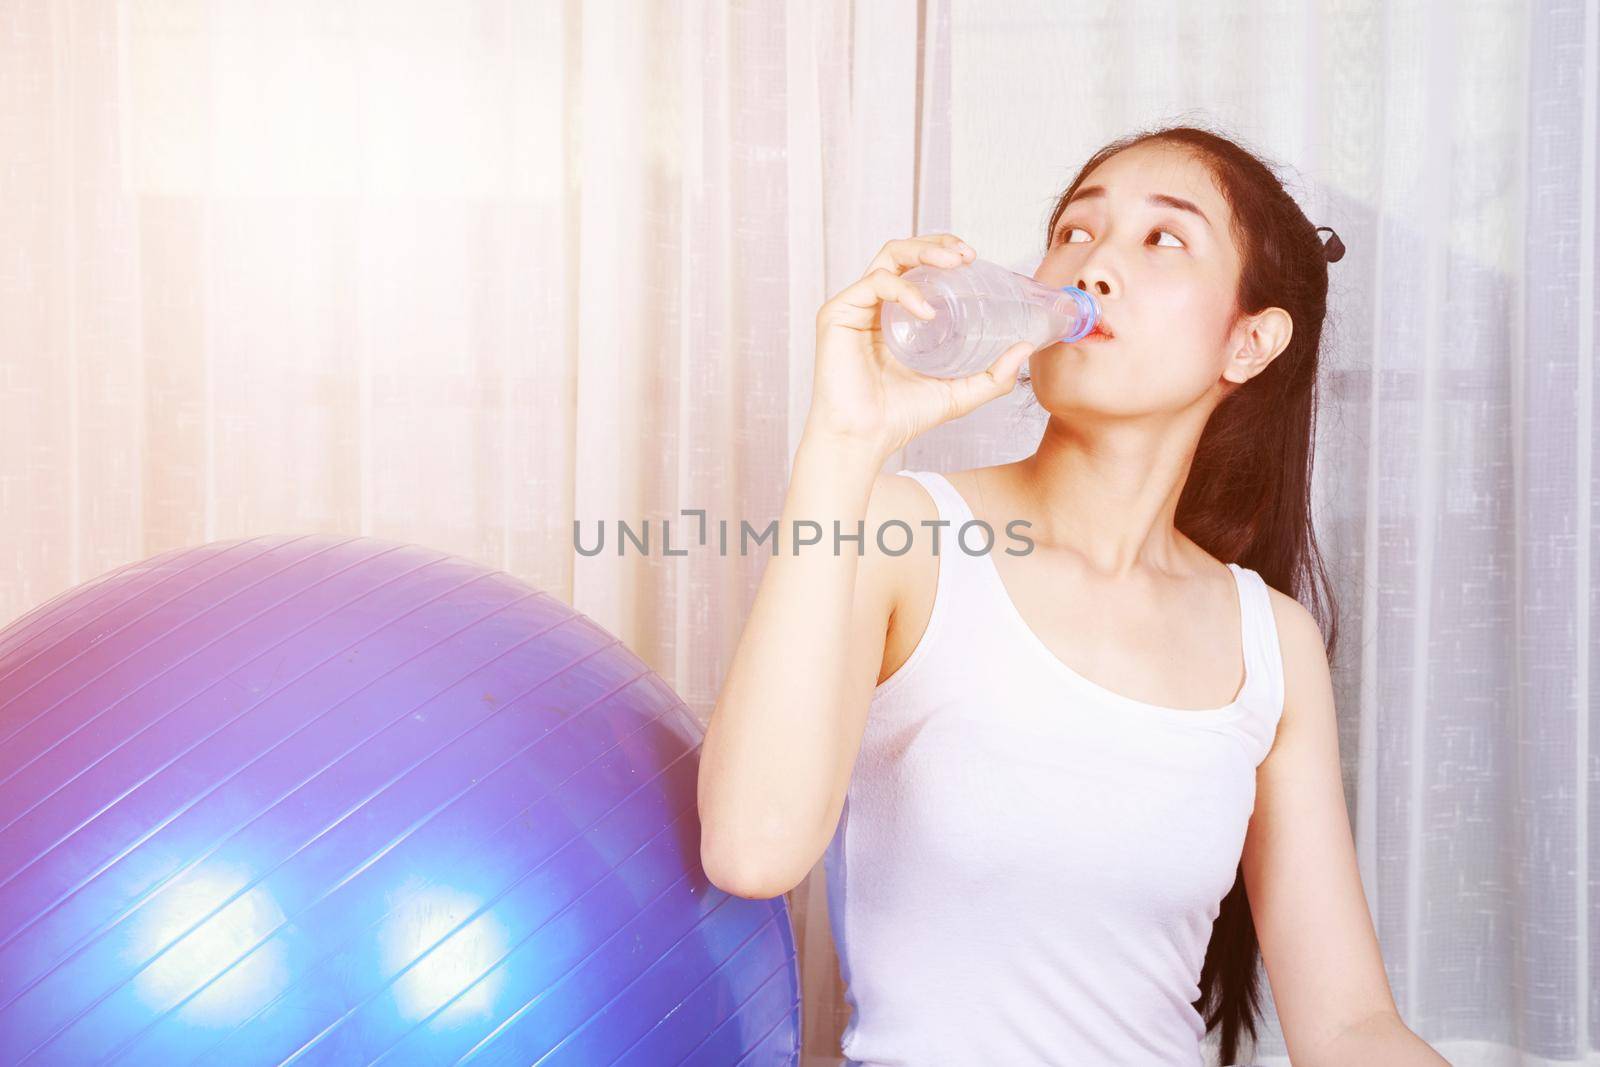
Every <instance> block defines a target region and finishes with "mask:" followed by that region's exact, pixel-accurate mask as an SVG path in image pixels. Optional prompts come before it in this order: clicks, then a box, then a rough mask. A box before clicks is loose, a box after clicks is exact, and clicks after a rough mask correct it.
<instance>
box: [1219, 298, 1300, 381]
mask: <svg viewBox="0 0 1600 1067" xmlns="http://www.w3.org/2000/svg"><path fill="white" fill-rule="evenodd" d="M1292 336H1294V320H1293V319H1292V318H1290V317H1289V313H1288V312H1287V311H1285V310H1283V309H1282V308H1267V309H1266V310H1265V311H1258V312H1256V313H1255V314H1254V315H1247V316H1245V317H1244V318H1243V319H1241V320H1240V322H1239V325H1238V326H1237V327H1235V329H1234V333H1233V337H1234V340H1233V352H1232V353H1231V354H1230V355H1229V356H1228V365H1227V366H1226V367H1224V368H1223V370H1222V376H1223V377H1224V378H1226V379H1227V380H1228V381H1230V382H1237V383H1238V384H1240V385H1243V384H1244V383H1245V382H1247V381H1249V380H1250V379H1251V378H1254V377H1255V376H1256V375H1258V374H1260V373H1261V372H1262V371H1264V370H1266V369H1267V365H1268V364H1269V363H1271V362H1272V361H1273V360H1274V359H1276V358H1278V353H1280V352H1282V351H1283V350H1284V349H1285V348H1288V347H1289V338H1291V337H1292Z"/></svg>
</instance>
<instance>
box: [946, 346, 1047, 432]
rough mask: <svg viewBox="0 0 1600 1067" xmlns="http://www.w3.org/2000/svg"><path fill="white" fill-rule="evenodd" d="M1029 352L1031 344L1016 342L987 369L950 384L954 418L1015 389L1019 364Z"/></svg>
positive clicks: (1023, 361) (1032, 351)
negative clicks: (954, 404)
mask: <svg viewBox="0 0 1600 1067" xmlns="http://www.w3.org/2000/svg"><path fill="white" fill-rule="evenodd" d="M1033 353H1034V346H1033V345H1032V344H1030V343H1029V342H1027V341H1019V342H1017V343H1016V344H1014V345H1012V346H1011V347H1010V348H1008V349H1006V350H1005V351H1004V352H1002V353H1000V355H999V357H998V358H996V359H995V361H994V362H993V363H991V364H989V367H988V369H987V370H981V371H979V372H978V373H977V374H973V375H970V376H968V377H966V378H960V379H957V380H956V381H954V382H952V383H950V384H951V385H952V386H953V387H954V393H955V401H956V409H957V410H956V412H955V415H965V414H966V413H967V412H969V411H971V410H972V409H973V408H975V407H977V406H978V405H980V404H985V403H988V402H989V401H991V400H994V399H995V398H997V397H1002V396H1005V395H1006V394H1007V393H1009V392H1011V390H1012V389H1014V388H1015V387H1016V384H1017V375H1018V374H1019V373H1021V371H1022V365H1023V364H1024V363H1026V362H1027V360H1028V357H1029V356H1031V355H1033Z"/></svg>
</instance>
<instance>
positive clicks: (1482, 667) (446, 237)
mask: <svg viewBox="0 0 1600 1067" xmlns="http://www.w3.org/2000/svg"><path fill="white" fill-rule="evenodd" d="M1597 52H1600V0H1568V2H1551V3H1539V4H1530V3H1526V2H1523V3H1514V2H1504V0H1502V2H1494V0H1489V2H1480V3H1475V4H1470V5H1463V4H1450V3H1434V4H1422V3H1394V4H1386V3H1381V2H1379V0H1359V2H1338V3H1334V2H1324V3H1320V4H1302V3H1293V4H1291V3H1284V2H1266V0H1257V2H1253V3H1248V2H1244V0H1224V2H1221V3H1216V4H1210V5H1205V6H1194V5H1168V4H1165V3H1159V4H1157V3H1126V2H1119V3H1110V2H1085V3H1078V4H1072V5H1059V4H1054V3H1049V2H1047V0H1025V2H1022V0H1019V2H1011V3H1006V4H991V3H982V2H979V0H872V2H870V3H869V2H864V0H860V2H855V3H850V2H848V0H838V2H826V3H824V2H820V0H818V2H809V3H779V2H777V0H766V2H756V0H751V2H747V3H731V2H711V0H700V2H695V3H685V4H666V3H656V4H634V3H627V2H623V0H611V2H605V0H595V2H591V3H578V2H576V0H567V2H563V0H539V2H534V3H527V2H518V0H476V2H470V3H442V2H429V3H420V2H409V3H402V2H396V0H344V2H340V0H300V2H279V3H273V4H257V3H244V2H224V0H215V2H205V0H159V2H157V0H150V2H140V3H135V2H123V3H102V2H99V0H59V2H56V0H8V2H6V3H3V4H0V386H3V388H0V457H3V459H0V506H3V511H0V516H3V525H0V549H3V551H4V553H5V558H6V563H7V565H6V566H5V567H4V568H3V569H0V617H3V618H11V617H14V616H16V615H18V614H20V613H22V612H23V611H25V610H27V609H28V608H30V607H32V606H33V605H36V604H38V603H40V602H42V601H44V600H45V599H47V598H49V597H50V596H52V595H54V594H55V593H57V592H59V591H61V590H62V589H65V588H67V587H68V586H71V585H73V584H75V583H77V582H79V581H82V580H85V579H87V578H89V577H91V576H93V575H95V574H98V573H101V572H103V571H105V570H107V569H109V568H111V567H113V566H116V565H118V564H120V563H123V562H126V561H129V560H134V559H139V558H142V557H144V556H147V555H150V554H153V553H155V552H157V551H161V550H163V549H167V548H171V547H176V546H179V545H184V544H194V543H200V542H204V541H208V540H212V539H217V538H223V537H232V536H241V535H246V534H255V533H262V532H268V531H273V530H279V531H283V530H293V531H320V530H329V531H332V530H338V531H345V532H359V533H370V534H374V535H377V536H384V537H391V538H395V539H401V540H407V541H416V542H423V543H427V544H429V545H432V546H435V547H438V548H443V549H446V550H449V551H454V552H458V553H461V554H463V555H466V556H469V557H472V558H474V559H478V560H481V561H484V562H487V563H490V564H492V565H494V566H497V567H502V568H504V569H506V570H508V571H511V572H513V573H516V574H518V575H519V576H521V577H523V578H525V579H527V580H528V581H530V582H532V583H533V584H535V585H537V586H540V587H542V588H546V589H549V590H551V591H553V592H555V593H557V594H558V595H560V596H562V597H564V598H566V599H568V600H569V601H570V602H571V603H573V604H574V605H575V606H576V607H578V608H579V609H580V610H583V611H585V612H586V613H588V614H589V615H591V616H592V617H593V618H595V619H596V620H597V621H598V622H599V623H600V624H602V625H604V626H606V627H608V628H609V629H611V630H612V631H613V632H615V633H617V634H618V635H619V636H620V637H622V638H623V640H625V641H626V642H628V643H629V645H630V646H631V647H633V648H634V649H635V650H636V651H638V652H639V653H640V654H641V655H642V656H643V657H644V658H645V659H646V660H647V661H649V662H650V663H651V664H652V666H654V667H655V668H656V669H657V670H658V671H660V672H661V673H662V674H663V676H664V677H665V678H667V680H668V681H670V682H671V683H672V684H673V685H674V686H675V687H676V688H677V690H678V691H679V693H681V694H682V695H683V697H684V699H685V700H686V701H687V702H688V703H689V705H690V706H691V708H693V709H694V710H695V711H696V713H697V714H699V715H700V716H701V717H702V719H704V717H705V716H706V715H707V714H708V713H709V711H710V709H711V706H712V703H713V701H714V699H715V696H716V692H717V687H718V684H719V681H720V679H721V677H722V675H723V672H724V671H725V670H726V668H727V664H728V658H729V655H730V653H731V650H732V648H733V645H734V642H735V641H736V639H737V636H738V633H739V628H740V625H741V623H742V620H743V618H744V614H745V612H746V610H747V609H748V606H749V602H750V599H751V597H752V595H753V594H754V591H755V587H756V583H757V582H758V580H759V577H760V573H761V558H760V556H759V555H751V556H744V557H741V556H739V555H737V554H736V553H730V554H728V555H725V556H724V555H719V554H718V553H716V552H714V551H711V550H710V549H709V548H703V549H699V550H696V551H690V552H689V553H688V554H687V555H684V556H667V555H664V554H662V553H661V552H660V551H659V549H657V550H654V551H652V552H651V553H650V554H649V555H640V554H630V555H629V556H627V557H624V558H622V559H618V558H617V557H616V556H614V555H602V556H595V557H588V556H583V555H580V554H578V553H576V552H575V551H574V550H573V542H572V536H573V534H572V530H573V523H574V520H578V521H581V522H583V523H585V524H589V525H591V526H592V524H594V523H596V522H599V521H605V522H607V523H611V522H614V521H616V520H619V519H622V520H627V521H630V522H632V523H635V524H638V523H640V522H642V520H644V519H646V518H649V519H652V520H654V522H655V523H656V524H657V530H656V532H657V534H658V535H659V533H660V526H659V524H660V522H661V520H663V519H667V520H673V529H674V536H675V540H676V541H677V543H679V544H682V543H684V540H683V539H684V532H683V531H684V530H685V529H686V528H689V527H690V526H691V525H692V523H693V522H694V518H693V517H692V516H687V517H686V516H683V515H682V514H681V513H682V512H683V511H684V510H694V509H703V510H704V512H705V515H706V520H707V521H708V522H710V523H712V524H715V523H717V522H718V521H719V520H726V521H728V522H729V523H730V524H731V525H732V526H734V527H735V528H736V527H737V524H738V522H739V521H740V520H741V519H743V520H746V521H749V522H750V523H751V524H752V525H753V526H756V527H757V528H759V527H760V526H762V525H764V524H765V523H766V522H767V521H769V520H770V519H773V518H775V517H776V516H777V515H778V513H779V511H780V509H781V505H782V499H783V492H784V488H785V484H786V476H787V469H788V464H789V462H790V459H791V457H792V455H793V449H794V446H795V444H796V441H797V437H798V434H799V431H800V427H801V424H802V422H803V419H804V416H805V412H806V409H807V404H808V401H809V392H810V376H811V354H812V353H811V345H812V339H813V321H812V317H813V315H814V313H815V310H816V308H817V306H818V305H819V304H820V303H821V302H822V301H823V300H824V299H826V297H827V296H828V295H830V294H832V293H834V292H837V291H838V290H839V289H840V288H842V287H843V286H844V285H846V284H848V283H849V282H850V281H851V280H853V279H854V278H856V277H857V276H858V275H859V274H860V273H861V271H862V269H863V268H864V267H865V265H866V263H867V261H868V260H869V259H870V258H871V256H872V254H873V253H874V252H875V251H876V249H877V248H878V247H879V246H880V245H881V244H882V243H883V242H884V241H886V240H889V239H891V238H894V237H899V236H905V235H908V234H912V233H919V232H931V231H946V230H948V231H952V232H955V233H958V234H960V235H961V236H962V237H963V238H965V239H966V240H967V241H969V242H970V243H972V244H973V245H974V246H975V247H976V248H977V249H978V251H979V254H980V255H983V256H984V257H985V258H988V259H992V260H996V261H998V262H1002V263H1006V264H1008V265H1010V266H1012V267H1013V268H1015V269H1018V270H1021V271H1024V272H1031V271H1032V270H1033V267H1034V264H1035V263H1036V262H1037V259H1038V256H1039V254H1040V250H1041V237H1042V234H1041V230H1042V227H1043V223H1044V221H1045V218H1046V214H1047V212H1048V210H1049V207H1050V205H1051V203H1052V201H1053V197H1054V196H1055V194H1056V193H1058V192H1059V190H1060V189H1061V188H1062V187H1063V186H1064V184H1065V183H1066V181H1067V180H1068V179H1069V177H1070V175H1071V173H1072V171H1073V170H1074V169H1075V168H1076V166H1077V165H1078V164H1079V163H1080V162H1081V161H1082V160H1083V159H1084V158H1085V157H1086V156H1087V155H1088V154H1089V153H1090V152H1092V151H1093V150H1094V149H1095V148H1096V147H1098V146H1099V145H1100V144H1101V143H1103V142H1105V141H1106V140H1109V139H1111V138H1113V137H1116V136H1118V135H1120V134H1122V133H1125V132H1128V131H1129V130H1132V129H1137V128H1142V127H1145V126H1149V125H1153V124H1156V123H1162V122H1169V121H1184V120H1196V121H1201V122H1205V123H1208V124H1214V125H1219V126H1222V127H1223V128H1225V129H1227V130H1229V131H1230V132H1232V133H1233V134H1235V135H1236V136H1238V137H1239V138H1240V139H1242V140H1243V141H1245V142H1246V143H1247V144H1248V145H1249V146H1251V147H1254V148H1256V149H1258V150H1260V151H1261V152H1262V153H1263V154H1265V155H1266V156H1268V157H1269V158H1270V159H1272V160H1274V161H1275V162H1278V163H1280V164H1283V165H1284V166H1283V173H1284V174H1285V176H1286V178H1287V179H1288V180H1289V182H1290V185H1291V188H1292V190H1293V191H1294V192H1295V194H1296V195H1297V197H1299V199H1300V201H1301V203H1302V204H1303V205H1304V206H1305V208H1306V210H1307V212H1308V213H1309V214H1310V215H1311V217H1312V218H1313V220H1314V221H1316V222H1318V223H1321V224H1328V225H1332V226H1334V227H1335V228H1336V229H1337V230H1338V231H1339V233H1340V235H1341V237H1342V238H1343V240H1344V242H1345V244H1346V245H1347V246H1348V248H1349V254H1348V255H1347V256H1346V257H1345V259H1344V260H1343V261H1342V262H1340V263H1338V264H1336V265H1334V266H1333V268H1332V272H1331V273H1332V276H1333V292H1332V294H1331V300H1330V322H1329V332H1328V340H1327V343H1326V348H1325V359H1326V368H1327V370H1326V380H1325V397H1326V401H1327V402H1326V405H1325V408H1324V410H1323V413H1322V421H1321V423H1320V425H1319V430H1318V442H1319V448H1318V453H1317V458H1318V464H1317V483H1316V491H1317V507H1318V530H1319V536H1320V539H1321V542H1322V545H1323V547H1324V550H1325V551H1326V553H1327V554H1328V556H1329V559H1330V563H1331V566H1332V568H1333V571H1334V574H1335V577H1336V580H1337V583H1338V584H1337V592H1338V594H1339V597H1340V607H1341V612H1342V623H1343V626H1344V632H1345V633H1346V634H1347V635H1348V641H1347V643H1346V644H1345V645H1344V654H1342V655H1341V656H1340V657H1339V659H1338V661H1336V663H1335V665H1334V667H1335V682H1336V687H1337V697H1338V701H1339V708H1340V714H1341V720H1342V724H1343V726H1342V728H1343V743H1344V744H1343V750H1344V758H1345V771H1346V785H1347V796H1348V800H1349V802H1350V808H1351V815H1352V821H1353V824H1354V827H1355V830H1356V838H1357V843H1358V849H1359V853H1360V859H1361V865H1362V872H1363V876H1364V879H1365V881H1366V886H1367V892H1368V896H1369V902H1370V903H1371V905H1372V908H1373V913H1374V917H1375V919H1376V922H1377V926H1378V931H1379V934H1380V937H1381V940H1382V943H1383V947H1384V955H1385V960H1386V963H1387V965H1388V968H1389V974H1390V978H1391V981H1392V984H1393V988H1394V991H1395V995H1396V997H1397V999H1398V1002H1399V1005H1400V1008H1401V1011H1402V1014H1403V1015H1404V1016H1405V1018H1406V1020H1407V1021H1408V1023H1409V1024H1410V1025H1411V1026H1412V1027H1413V1028H1414V1029H1416V1030H1417V1031H1418V1032H1419V1033H1420V1034H1422V1035H1423V1036H1424V1037H1426V1038H1427V1039H1428V1040H1429V1041H1431V1042H1433V1043H1434V1044H1435V1045H1436V1046H1438V1047H1439V1048H1440V1049H1441V1050H1442V1051H1444V1053H1445V1054H1446V1055H1447V1056H1448V1057H1449V1058H1450V1059H1451V1060H1452V1062H1455V1063H1460V1064H1495V1065H1499V1064H1544V1063H1555V1062H1571V1061H1574V1060H1577V1061H1582V1062H1590V1063H1600V1056H1596V1055H1595V1053H1594V1052H1593V1050H1594V1049H1595V1048H1596V1047H1597V1046H1600V986H1597V985H1596V983H1595V982H1594V981H1593V980H1592V975H1593V974H1594V972H1595V971H1596V970H1597V969H1600V936H1596V935H1597V934H1600V912H1597V908H1600V859H1597V862H1596V863H1595V864H1594V865H1591V862H1590V855H1591V853H1593V854H1594V855H1596V856H1597V858H1600V848H1592V847H1591V843H1593V842H1596V840H1597V838H1596V835H1597V834H1600V810H1596V805H1597V804H1600V762H1597V760H1596V758H1595V754H1596V746H1597V745H1600V739H1597V738H1593V737H1591V729H1590V721H1591V712H1592V709H1593V708H1594V706H1595V703H1596V701H1595V684H1596V681H1595V678H1596V671H1595V668H1594V664H1595V659H1596V655H1597V652H1600V631H1597V628H1596V626H1595V623H1594V620H1595V615H1596V610H1597V607H1600V597H1597V595H1596V589H1597V588H1600V586H1597V584H1596V582H1595V580H1594V567H1593V562H1592V561H1593V559H1594V556H1595V548H1596V545H1597V541H1600V535H1597V531H1600V523H1597V521H1596V511H1595V508H1596V503H1595V499H1596V493H1595V486H1596V466H1595V462H1594V458H1595V433H1594V412H1595V407H1596V384H1595V378H1594V354H1595V336H1596V299H1595V298H1596V274H1595V257H1596V251H1597V232H1596V214H1597V212H1596V208H1597V199H1600V175H1597V161H1596V144H1597V137H1600V88H1597V82H1600V77H1597V73H1600V55H1597ZM1040 425H1041V424H1040V413H1039V411H1038V410H1037V409H1036V408H1031V407H1029V406H1028V405H1027V404H1026V402H1025V397H1024V396H1023V395H1022V394H1021V393H1020V391H1019V393H1018V394H1017V395H1015V396H1013V397H1011V398H1008V399H1007V400H1005V401H1002V402H997V403H996V404H993V405H989V406H988V407H986V408H984V409H982V410H980V411H979V412H976V413H974V414H973V415H971V416H969V417H967V418H966V419H963V420H961V421H960V422H959V423H956V424H951V425H947V426H944V427H941V428H939V429H938V430H936V431H933V432H931V433H929V434H927V435H925V436H924V437H923V438H921V439H919V440H918V441H916V442H914V443H913V444H912V445H911V446H910V447H909V448H908V449H906V451H905V453H904V454H903V455H899V456H896V457H893V459H891V461H890V463H889V464H888V465H887V469H890V470H893V469H898V468H899V467H902V466H911V467H919V468H921V467H931V468H935V469H959V468H964V467H970V466H973V465H978V464H987V463H994V462H1001V461H1004V460H1006V459H1010V458H1015V457H1016V456H1019V455H1023V454H1026V453H1027V452H1029V451H1031V449H1032V447H1033V446H1034V444H1035V442H1036V441H1037V438H1038V433H1039V429H1040ZM712 529H713V531H714V529H715V527H714V525H713V527H712ZM714 543H715V542H714V533H713V541H712V544H713V545H714ZM790 899H791V903H792V905H793V915H794V919H795V926H796V933H797V936H798V938H799V940H800V943H801V946H802V950H803V954H804V966H805V985H806V1001H805V1003H806V1017H807V1049H806V1052H807V1056H806V1061H807V1063H808V1064H831V1063H833V1062H835V1061H836V1060H837V1048H838V1045H837V1042H838V1033H839V1029H840V1027H841V1026H842V1024H843V1022H844V1018H845V1015H844V1010H845V1009H844V1005H843V1002H842V999H841V995H840V989H839V984H838V975H837V968H836V961H835V959H834V956H833V953H832V950H831V940H830V939H831V934H830V932H829V930H828V926H827V916H826V910H825V897H824V895H823V892H822V879H821V869H820V867H819V868H818V870H817V871H815V872H814V873H813V875H812V877H811V878H810V879H809V880H808V881H807V882H806V883H804V884H802V885H801V886H800V887H798V888H797V889H796V890H795V891H794V893H793V894H791V898H790ZM1271 1018H1272V1016H1271V1013H1270V1002H1269V1030H1268V1032H1267V1033H1266V1034H1265V1035H1264V1036H1263V1040H1262V1041H1261V1043H1260V1045H1259V1047H1258V1049H1257V1050H1256V1054H1255V1059H1256V1060H1257V1061H1258V1062H1260V1063H1263V1064H1273V1063H1284V1062H1286V1060H1285V1058H1284V1057H1283V1045H1282V1042H1281V1040H1280V1038H1279V1035H1278V1034H1277V1031H1276V1027H1275V1025H1273V1024H1271V1022H1270V1020H1271Z"/></svg>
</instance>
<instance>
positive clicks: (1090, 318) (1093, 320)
mask: <svg viewBox="0 0 1600 1067" xmlns="http://www.w3.org/2000/svg"><path fill="white" fill-rule="evenodd" d="M1061 291H1062V292H1063V293H1066V294H1067V295H1068V296H1070V297H1072V299H1074V300H1076V301H1077V302H1078V307H1079V308H1081V309H1082V315H1083V319H1082V324H1081V325H1080V326H1079V327H1078V332H1077V333H1073V334H1068V335H1067V336H1066V337H1063V338H1062V339H1061V340H1062V341H1063V342H1064V343H1066V344H1069V345H1070V344H1071V343H1072V342H1074V341H1081V340H1083V339H1084V338H1085V337H1088V336H1089V334H1090V332H1091V331H1093V330H1094V328H1095V326H1096V325H1097V324H1098V323H1099V322H1100V304H1099V302H1098V301H1096V300H1095V298H1094V297H1092V296H1090V295H1089V294H1088V293H1086V292H1084V291H1083V290H1082V289H1079V288H1078V287H1077V286H1076V285H1063V286H1062V287H1061Z"/></svg>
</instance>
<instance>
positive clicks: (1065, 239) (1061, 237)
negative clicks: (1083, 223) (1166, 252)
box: [1056, 226, 1186, 248]
mask: <svg viewBox="0 0 1600 1067" xmlns="http://www.w3.org/2000/svg"><path fill="white" fill-rule="evenodd" d="M1088 232H1089V231H1088V230H1085V229H1083V228H1082V227H1080V226H1063V227H1062V228H1061V230H1060V231H1059V232H1058V233H1057V234H1056V240H1057V242H1058V243H1060V244H1082V243H1083V242H1082V241H1074V240H1072V235H1073V234H1075V233H1082V234H1088ZM1158 233H1164V234H1166V235H1167V236H1168V237H1170V238H1172V239H1173V240H1174V241H1176V242H1177V243H1176V244H1169V245H1162V247H1164V248H1184V247H1186V246H1185V245H1184V243H1183V240H1182V238H1180V237H1179V236H1178V235H1177V234H1175V233H1173V232H1172V231H1171V230H1163V229H1155V230H1151V231H1150V234H1151V236H1154V235H1156V234H1158ZM1157 244H1160V242H1159V241H1158V242H1157Z"/></svg>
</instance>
